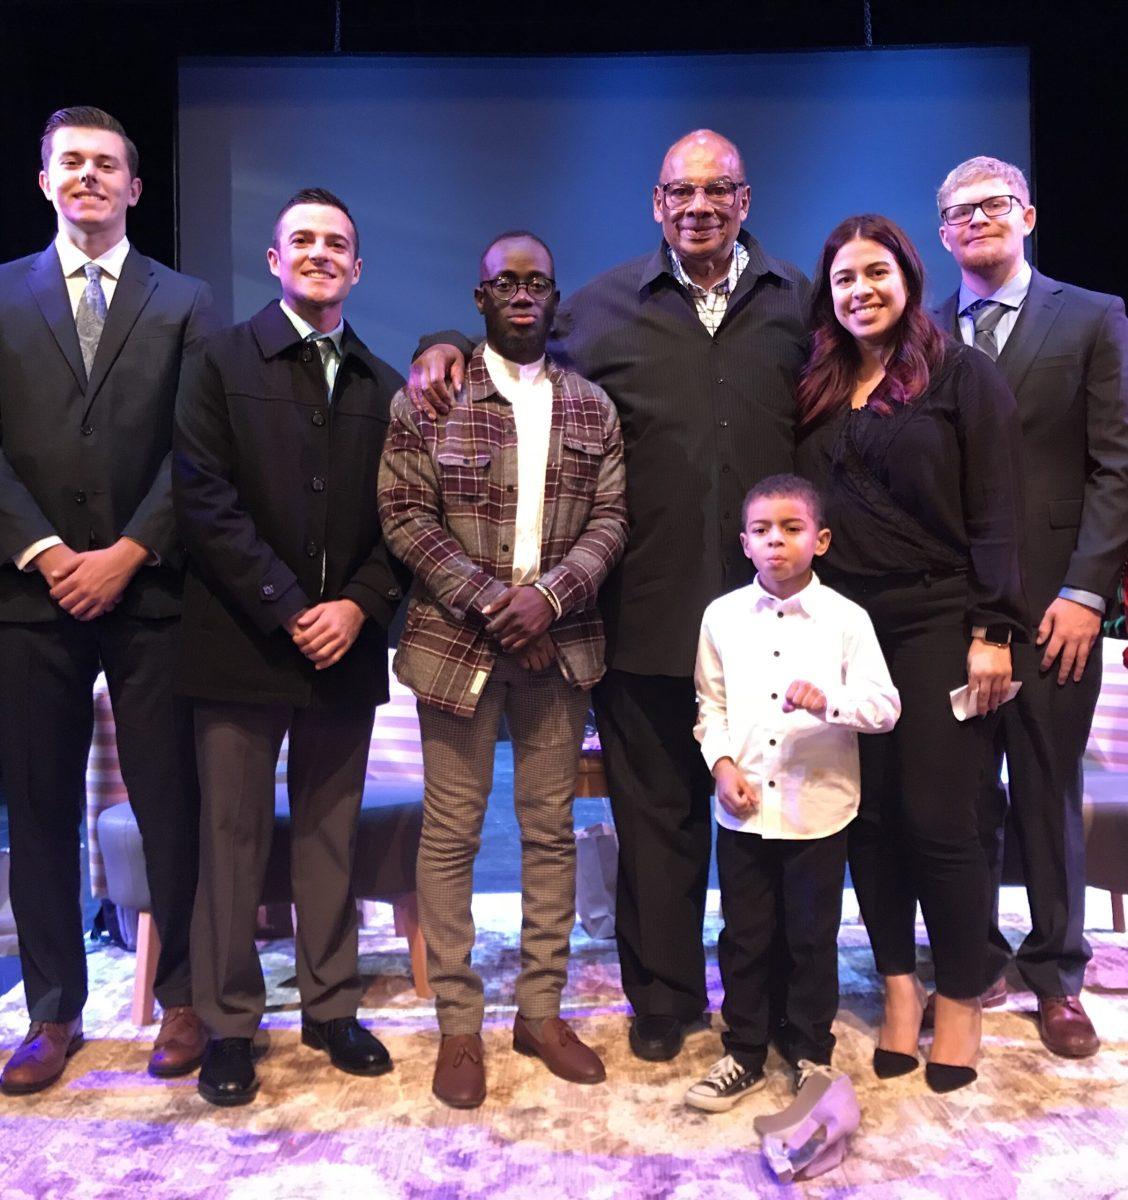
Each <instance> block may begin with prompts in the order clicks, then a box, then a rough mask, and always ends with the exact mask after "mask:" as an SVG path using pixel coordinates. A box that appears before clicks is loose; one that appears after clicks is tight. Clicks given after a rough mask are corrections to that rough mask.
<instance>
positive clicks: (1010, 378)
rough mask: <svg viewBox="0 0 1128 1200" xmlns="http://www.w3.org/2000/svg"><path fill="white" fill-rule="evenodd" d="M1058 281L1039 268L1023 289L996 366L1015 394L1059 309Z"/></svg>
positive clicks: (1060, 299)
mask: <svg viewBox="0 0 1128 1200" xmlns="http://www.w3.org/2000/svg"><path fill="white" fill-rule="evenodd" d="M1061 306H1062V298H1061V285H1060V284H1058V283H1056V282H1055V281H1054V280H1052V279H1047V278H1046V276H1045V275H1042V274H1041V273H1040V272H1038V271H1034V272H1033V274H1032V275H1031V277H1030V290H1029V291H1028V292H1027V293H1026V303H1025V304H1023V306H1022V311H1021V312H1020V313H1019V314H1018V320H1017V321H1015V323H1014V328H1013V329H1012V330H1011V334H1010V337H1008V338H1007V344H1006V345H1005V346H1004V347H1003V352H1002V354H1000V355H999V369H1000V370H1001V371H1002V372H1003V374H1004V375H1005V376H1006V380H1007V383H1009V384H1010V388H1011V391H1012V392H1014V394H1015V395H1016V396H1017V395H1018V389H1019V388H1020V387H1021V386H1022V381H1023V380H1024V379H1025V378H1026V372H1027V371H1029V370H1030V364H1031V363H1032V362H1033V361H1034V359H1035V358H1036V357H1037V355H1038V351H1039V350H1041V348H1042V343H1043V342H1044V341H1045V340H1046V335H1047V334H1048V333H1049V332H1050V329H1051V327H1052V326H1053V323H1054V322H1055V321H1056V320H1057V316H1058V313H1059V312H1061Z"/></svg>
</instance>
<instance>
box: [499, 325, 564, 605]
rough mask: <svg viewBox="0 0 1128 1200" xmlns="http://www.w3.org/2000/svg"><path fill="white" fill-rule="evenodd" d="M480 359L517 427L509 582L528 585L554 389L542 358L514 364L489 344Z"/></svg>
mask: <svg viewBox="0 0 1128 1200" xmlns="http://www.w3.org/2000/svg"><path fill="white" fill-rule="evenodd" d="M482 359H483V360H484V362H485V364H486V370H487V371H489V373H490V379H491V381H492V382H493V385H494V387H495V388H496V389H497V393H498V395H499V396H504V397H505V399H506V400H508V401H509V403H510V405H511V406H512V408H513V421H514V423H515V424H516V426H517V529H516V534H515V537H514V541H513V582H514V583H531V582H532V581H533V580H534V579H536V578H537V577H538V576H539V575H540V552H541V525H542V523H543V521H544V480H545V473H546V471H547V469H548V439H549V433H550V431H551V429H552V383H551V381H550V380H549V378H548V375H547V374H545V369H544V357H543V356H542V357H541V358H538V359H537V361H536V362H533V363H515V362H510V361H509V359H507V358H502V356H501V355H500V354H498V352H497V351H496V350H495V349H494V348H493V347H492V346H491V345H490V344H489V343H488V342H487V343H486V347H485V349H484V350H483V351H482Z"/></svg>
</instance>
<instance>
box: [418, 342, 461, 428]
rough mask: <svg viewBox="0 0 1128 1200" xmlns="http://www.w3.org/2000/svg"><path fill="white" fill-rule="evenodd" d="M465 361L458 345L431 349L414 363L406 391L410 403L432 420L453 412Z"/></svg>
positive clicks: (442, 345) (440, 345)
mask: <svg viewBox="0 0 1128 1200" xmlns="http://www.w3.org/2000/svg"><path fill="white" fill-rule="evenodd" d="M465 374H466V359H465V358H463V357H462V352H461V351H460V350H458V349H457V348H456V347H455V346H451V345H448V344H446V343H440V344H439V345H438V346H432V347H431V348H430V349H429V350H424V351H423V353H422V354H421V355H420V356H419V357H418V358H417V359H416V360H415V361H414V362H413V363H412V364H411V371H410V373H409V374H408V377H407V383H405V384H404V391H405V392H406V393H407V398H408V399H409V400H410V401H411V403H412V404H413V405H414V406H415V407H416V408H417V409H418V410H419V411H420V412H422V413H426V414H427V416H429V417H430V418H431V419H432V420H434V419H435V417H437V416H440V415H441V414H444V413H448V412H450V409H451V405H453V404H454V397H455V394H456V393H457V392H458V391H459V390H460V389H461V387H462V380H463V378H464V376H465Z"/></svg>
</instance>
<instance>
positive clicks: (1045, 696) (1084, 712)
mask: <svg viewBox="0 0 1128 1200" xmlns="http://www.w3.org/2000/svg"><path fill="white" fill-rule="evenodd" d="M1041 657H1042V650H1041V649H1040V648H1039V647H1037V646H1016V647H1015V648H1014V662H1015V677H1016V678H1017V679H1021V680H1022V690H1021V691H1020V692H1019V693H1018V695H1017V696H1016V697H1015V698H1014V699H1013V700H1012V701H1011V702H1010V703H1009V704H1006V705H1004V706H1003V708H1002V710H1001V714H1000V715H1001V720H1000V721H999V728H998V731H997V734H996V737H995V739H994V743H993V744H992V746H991V748H990V752H991V759H990V764H989V768H988V774H987V778H986V780H985V786H984V789H983V795H982V798H981V804H980V816H981V822H982V825H981V833H982V839H983V846H984V850H985V851H986V854H987V862H988V868H989V870H990V872H991V883H992V896H993V900H994V903H993V910H992V916H991V922H990V934H989V938H990V943H991V946H992V948H993V950H994V951H996V952H997V955H998V956H1002V961H1003V963H1005V961H1006V960H1007V959H1009V958H1010V953H1011V950H1010V944H1009V943H1008V942H1007V940H1006V938H1005V937H1003V935H1002V933H1001V932H1000V931H999V884H1000V883H1001V881H1002V872H1003V841H1002V839H1003V827H1004V823H1005V820H1006V815H1007V809H1008V806H1009V808H1010V812H1011V818H1012V822H1013V825H1014V830H1015V833H1016V834H1017V835H1018V843H1019V849H1020V852H1021V857H1022V864H1023V870H1024V872H1025V875H1026V896H1027V899H1028V900H1029V902H1030V933H1029V934H1028V935H1027V937H1026V938H1025V940H1024V941H1023V943H1022V945H1021V946H1020V947H1019V949H1018V952H1017V954H1016V955H1015V961H1016V962H1017V964H1018V970H1019V974H1020V975H1021V976H1022V978H1023V980H1024V981H1025V983H1026V986H1027V987H1029V988H1030V990H1031V991H1032V992H1034V994H1035V995H1036V996H1075V995H1077V993H1078V992H1080V991H1081V987H1082V985H1083V983H1084V981H1085V966H1086V964H1087V963H1088V961H1089V958H1090V957H1091V955H1092V951H1091V950H1090V949H1089V943H1088V942H1087V941H1086V940H1085V933H1084V928H1085V829H1084V824H1083V822H1082V816H1081V795H1082V784H1083V779H1082V771H1081V757H1082V755H1083V754H1084V753H1085V746H1086V744H1087V742H1088V740H1089V729H1090V727H1091V726H1092V723H1093V712H1094V710H1095V709H1096V706H1097V698H1098V696H1099V695H1100V690H1101V646H1100V642H1098V643H1097V644H1096V646H1094V647H1093V653H1092V654H1091V655H1090V656H1089V661H1088V663H1087V664H1086V666H1085V672H1084V674H1083V675H1082V676H1081V682H1080V683H1074V682H1073V681H1072V679H1070V680H1069V681H1068V682H1067V683H1065V684H1061V685H1059V684H1058V682H1057V663H1056V662H1055V663H1054V664H1053V666H1052V668H1051V669H1050V671H1048V672H1042V671H1040V670H1039V669H1038V664H1039V662H1040V661H1041ZM1004 755H1006V760H1007V777H1008V779H1009V786H1005V785H1004V784H1003V783H1002V781H1001V779H1000V775H999V772H1000V767H1001V765H1002V759H1003V756H1004ZM993 957H995V956H993ZM1001 965H1002V964H1000V970H1001Z"/></svg>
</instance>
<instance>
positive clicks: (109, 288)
mask: <svg viewBox="0 0 1128 1200" xmlns="http://www.w3.org/2000/svg"><path fill="white" fill-rule="evenodd" d="M55 253H56V254H58V256H59V265H60V266H61V267H62V268H63V279H64V281H65V282H66V285H67V298H68V299H69V300H70V306H71V316H73V317H75V318H77V317H78V302H79V301H80V300H81V299H82V293H83V292H84V291H86V283H87V279H86V264H87V263H88V262H93V263H97V264H98V266H100V267H101V268H102V280H101V282H102V294H103V295H104V296H105V297H106V309H107V311H108V310H109V307H110V304H111V303H112V301H113V298H114V291H115V289H116V288H117V281H118V278H119V277H120V275H121V268H122V264H123V263H124V262H125V256H126V255H127V254H128V253H129V238H124V237H123V238H122V239H121V241H120V242H118V244H117V245H116V246H113V247H112V248H111V249H109V250H107V251H106V253H105V254H101V255H99V256H98V257H97V258H91V257H90V256H89V255H88V254H87V253H86V252H85V251H83V250H80V249H79V248H78V247H77V246H76V245H75V244H74V242H72V241H71V240H70V238H69V237H67V235H66V234H65V233H64V232H63V231H62V230H61V229H60V230H59V232H58V233H57V234H56V235H55ZM62 544H63V539H62V538H60V537H58V536H56V535H55V534H52V535H51V536H50V537H45V538H40V539H39V541H37V542H32V543H31V545H30V546H26V547H25V548H24V549H23V550H21V551H20V552H19V554H15V555H13V556H12V562H14V563H15V564H16V566H17V567H18V568H19V570H21V571H32V570H34V569H35V568H34V567H33V566H32V562H33V560H34V559H35V558H37V557H38V556H39V555H40V554H42V553H43V551H44V550H49V549H50V548H51V547H52V546H61V545H62Z"/></svg>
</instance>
